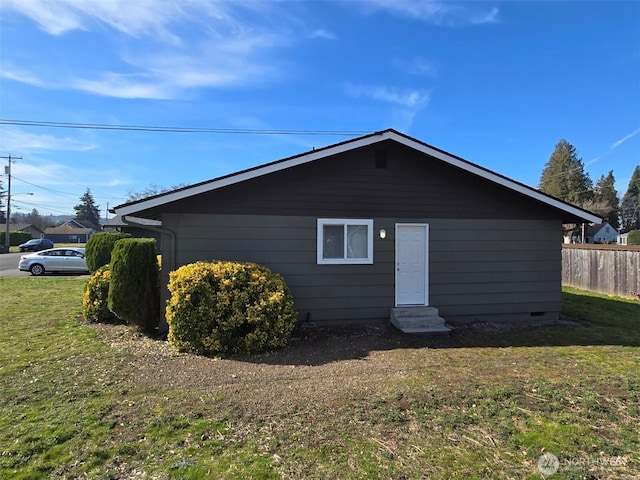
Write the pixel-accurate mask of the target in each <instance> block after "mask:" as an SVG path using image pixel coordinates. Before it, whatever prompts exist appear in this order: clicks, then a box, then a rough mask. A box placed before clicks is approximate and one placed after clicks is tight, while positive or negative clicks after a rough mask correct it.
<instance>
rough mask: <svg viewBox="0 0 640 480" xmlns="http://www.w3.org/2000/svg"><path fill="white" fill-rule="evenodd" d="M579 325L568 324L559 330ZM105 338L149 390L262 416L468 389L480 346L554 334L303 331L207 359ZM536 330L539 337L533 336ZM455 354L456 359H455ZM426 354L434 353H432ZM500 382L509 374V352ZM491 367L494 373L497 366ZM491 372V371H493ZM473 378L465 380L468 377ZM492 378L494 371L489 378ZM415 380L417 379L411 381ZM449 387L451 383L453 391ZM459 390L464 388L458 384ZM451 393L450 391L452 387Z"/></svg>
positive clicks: (133, 336)
mask: <svg viewBox="0 0 640 480" xmlns="http://www.w3.org/2000/svg"><path fill="white" fill-rule="evenodd" d="M576 324H577V323H576V322H574V321H570V320H567V319H565V320H563V321H562V322H560V323H559V324H557V325H555V326H554V327H553V328H552V329H551V330H555V329H557V328H563V327H565V326H575V325H576ZM88 325H90V326H91V327H92V328H94V329H95V330H96V332H97V334H98V339H99V340H100V341H101V342H102V343H104V344H107V345H109V346H110V347H112V348H115V349H118V350H123V351H127V352H129V353H130V354H131V355H132V360H131V362H130V367H131V376H132V380H133V382H134V384H135V385H137V386H139V387H143V388H152V389H153V388H158V389H175V390H179V391H186V390H190V391H196V392H197V391H202V392H203V393H205V392H206V393H207V395H208V396H213V397H216V398H221V399H222V398H224V399H226V400H228V401H230V402H231V403H233V404H236V405H238V406H244V407H250V410H251V411H252V412H254V413H256V414H262V413H265V412H274V411H278V412H283V411H289V410H298V409H301V408H303V409H309V408H314V409H315V408H327V407H330V406H331V405H345V402H346V403H347V404H348V402H349V400H350V399H358V398H361V397H362V396H367V397H369V398H371V397H377V396H380V397H385V396H388V395H394V394H397V386H398V385H400V384H403V385H406V384H407V381H408V379H409V380H410V378H411V377H412V376H413V375H419V376H421V378H422V380H424V375H433V376H434V377H437V376H438V374H439V372H440V369H441V368H443V366H444V367H445V368H449V369H450V368H455V369H456V378H459V379H460V380H462V382H461V384H465V383H470V382H472V381H473V378H474V372H473V366H474V364H475V363H476V362H477V361H478V358H479V356H482V353H481V352H480V351H476V349H475V348H472V347H487V346H491V347H502V348H505V349H508V348H509V347H512V346H518V345H529V344H532V345H534V344H544V343H545V342H552V341H553V340H554V336H553V335H552V334H549V335H547V334H545V332H546V331H547V330H549V328H548V327H546V328H544V329H543V328H540V327H538V328H534V327H529V328H514V327H513V326H510V327H507V326H499V325H493V324H480V325H472V326H466V327H460V328H457V329H455V330H454V331H453V332H452V333H450V334H448V335H441V336H433V335H415V334H414V335H407V334H404V333H402V332H400V331H398V330H396V329H395V328H394V327H392V326H390V325H384V326H383V325H380V326H370V327H357V328H314V327H306V328H299V329H297V330H296V331H295V332H294V335H293V336H292V339H291V342H290V345H289V346H288V347H287V348H284V349H281V350H278V351H275V352H269V353H264V354H259V355H253V356H236V357H230V358H207V357H201V356H197V355H191V354H186V353H178V352H176V351H175V350H173V348H172V347H171V346H170V345H169V344H168V342H166V341H165V340H155V339H151V338H149V337H146V336H144V335H142V334H140V333H138V332H137V331H136V330H135V329H132V328H131V327H128V326H124V325H103V324H88ZM532 333H535V334H533V335H532ZM451 349H455V362H453V363H452V362H451V361H450V360H451V356H452V355H454V354H453V353H452V350H451ZM425 350H431V352H430V354H429V355H425V354H424V351H425ZM489 361H491V362H494V361H495V362H497V363H496V368H495V375H496V377H495V379H496V381H497V380H498V379H499V378H502V377H503V376H504V375H505V372H504V369H503V366H502V363H503V362H504V358H503V356H502V355H499V356H496V355H492V356H491V358H485V359H483V362H484V363H485V366H487V365H486V363H487V362H489ZM489 370H490V369H489ZM484 371H485V372H486V371H487V369H486V368H485V369H484ZM461 376H462V377H466V380H463V379H462V378H460V377H461ZM485 380H486V374H485ZM409 383H411V382H409ZM445 387H447V386H445ZM450 387H451V389H454V390H455V388H456V386H454V385H452V386H450ZM447 388H448V387H447Z"/></svg>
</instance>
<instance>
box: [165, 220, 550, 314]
mask: <svg viewBox="0 0 640 480" xmlns="http://www.w3.org/2000/svg"><path fill="white" fill-rule="evenodd" d="M362 217H363V218H373V219H374V231H375V232H378V231H379V229H380V228H384V229H385V230H386V231H387V237H386V238H385V239H384V240H382V239H380V238H378V237H377V235H376V236H375V237H374V263H373V265H317V264H316V218H317V217H316V216H271V215H217V214H212V215H206V214H182V215H178V214H170V215H169V214H168V215H165V216H164V217H163V227H164V228H166V229H168V230H171V231H174V232H176V233H177V251H178V256H177V259H176V260H177V266H180V265H184V264H187V263H191V262H194V261H197V260H212V259H220V260H237V261H253V262H258V263H261V264H264V265H267V266H268V267H270V268H271V269H272V270H274V271H275V272H278V273H280V274H281V275H283V277H284V278H285V280H286V282H287V284H288V285H289V287H290V288H291V291H292V293H293V295H294V299H295V303H296V309H297V310H298V312H299V319H300V320H301V321H306V320H307V319H309V320H311V321H312V322H318V323H338V322H340V323H343V322H345V321H356V322H357V321H376V320H385V319H388V318H389V310H390V308H392V307H393V306H394V302H395V283H394V282H395V273H394V272H395V238H394V237H395V235H394V232H395V224H396V223H399V222H415V223H428V224H429V225H430V247H429V255H430V275H429V284H430V285H429V287H430V304H431V305H433V306H436V307H438V308H440V311H441V313H442V315H443V316H445V318H447V319H449V320H459V321H468V320H471V321H473V320H488V319H494V320H500V319H503V318H504V319H511V320H522V319H527V318H529V317H530V315H531V313H532V312H535V313H536V314H537V313H543V314H544V315H546V316H548V315H551V316H554V315H555V316H557V314H558V312H559V310H560V258H561V257H560V225H559V222H558V221H555V220H550V221H549V220H547V221H544V220H483V219H458V220H453V219H447V220H442V219H436V218H427V217H421V218H407V217H400V218H395V217H394V218H388V217H386V218H385V217H373V216H371V215H362ZM163 273H164V276H165V279H166V276H167V275H168V271H167V268H165V271H164V272H163ZM536 318H537V317H536Z"/></svg>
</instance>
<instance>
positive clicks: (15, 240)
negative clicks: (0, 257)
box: [0, 229, 33, 247]
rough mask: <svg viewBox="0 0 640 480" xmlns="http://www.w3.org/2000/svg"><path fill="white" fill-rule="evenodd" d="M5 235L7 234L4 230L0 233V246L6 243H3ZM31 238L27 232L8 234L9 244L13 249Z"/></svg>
mask: <svg viewBox="0 0 640 480" xmlns="http://www.w3.org/2000/svg"><path fill="white" fill-rule="evenodd" d="M6 234H7V232H6V231H5V230H4V229H3V231H2V232H0V245H5V244H6V242H5V241H4V238H5V236H6ZM32 238H33V237H32V236H31V234H30V233H29V232H23V231H21V230H19V231H14V232H9V243H10V245H11V246H13V247H15V246H16V245H20V244H22V243H25V242H28V241H29V240H31V239H32Z"/></svg>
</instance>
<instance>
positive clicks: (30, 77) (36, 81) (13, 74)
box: [0, 63, 45, 87]
mask: <svg viewBox="0 0 640 480" xmlns="http://www.w3.org/2000/svg"><path fill="white" fill-rule="evenodd" d="M0 77H1V78H7V79H9V80H14V81H16V82H20V83H26V84H27V85H32V86H34V87H44V86H45V83H44V82H43V81H42V80H41V79H40V78H38V76H37V75H36V74H34V73H32V72H29V71H27V70H25V69H23V68H19V67H15V66H13V65H11V64H8V63H5V64H4V65H3V66H2V69H0Z"/></svg>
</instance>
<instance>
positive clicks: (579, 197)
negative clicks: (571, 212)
mask: <svg viewBox="0 0 640 480" xmlns="http://www.w3.org/2000/svg"><path fill="white" fill-rule="evenodd" d="M538 188H539V189H540V190H541V191H542V192H544V193H546V194H548V195H551V196H553V197H556V198H558V199H560V200H563V201H565V202H568V203H571V204H573V205H578V206H582V205H584V204H585V203H586V202H588V201H589V200H591V198H592V182H591V179H590V178H589V174H588V173H586V172H585V171H584V163H583V162H582V159H581V158H578V153H577V151H576V148H575V147H574V146H573V145H571V144H570V143H569V142H567V141H566V140H564V139H563V140H560V141H559V142H558V143H557V144H556V148H555V150H554V151H553V153H552V154H551V157H550V158H549V161H548V162H547V164H546V165H545V167H544V170H543V171H542V176H541V177H540V185H539V186H538Z"/></svg>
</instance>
